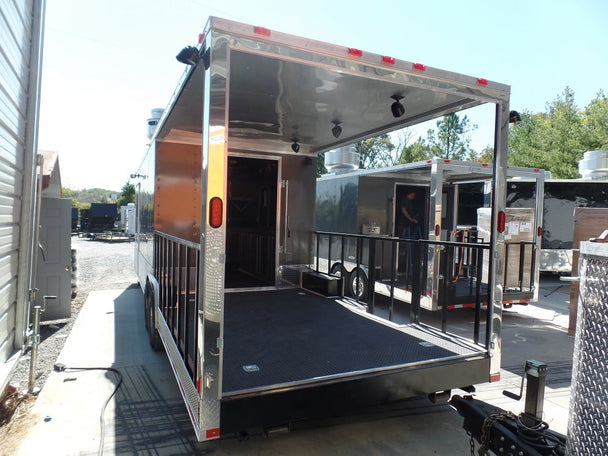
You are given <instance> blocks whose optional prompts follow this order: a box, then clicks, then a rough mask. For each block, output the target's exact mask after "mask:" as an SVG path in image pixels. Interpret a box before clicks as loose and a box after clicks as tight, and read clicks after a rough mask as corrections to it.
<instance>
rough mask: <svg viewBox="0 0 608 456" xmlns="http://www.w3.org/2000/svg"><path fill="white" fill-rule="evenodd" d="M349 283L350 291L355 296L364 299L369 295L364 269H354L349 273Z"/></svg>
mask: <svg viewBox="0 0 608 456" xmlns="http://www.w3.org/2000/svg"><path fill="white" fill-rule="evenodd" d="M347 283H348V293H349V294H350V295H351V296H352V297H353V298H356V299H360V300H362V299H364V298H365V297H366V296H367V287H368V281H367V276H366V275H365V272H364V271H363V269H361V268H355V269H353V270H352V271H351V272H350V274H349V277H348V282H347Z"/></svg>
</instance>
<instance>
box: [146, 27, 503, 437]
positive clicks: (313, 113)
mask: <svg viewBox="0 0 608 456" xmlns="http://www.w3.org/2000/svg"><path fill="white" fill-rule="evenodd" d="M201 36H202V39H201V43H200V45H199V46H198V47H197V48H196V49H194V50H193V49H191V48H190V49H185V50H184V52H183V53H180V59H181V60H182V61H184V62H187V63H190V64H192V65H191V66H189V67H188V68H187V70H186V71H185V73H184V75H183V77H182V79H181V81H180V83H179V86H178V88H177V90H176V91H175V93H174V95H173V97H172V98H171V100H170V103H169V105H168V108H167V109H166V110H165V112H164V114H163V116H162V118H161V119H160V121H159V123H158V128H157V130H156V133H155V135H154V137H153V138H152V140H151V144H150V146H149V149H148V150H147V153H146V155H145V157H144V159H143V161H142V164H141V166H140V168H139V170H138V172H137V174H136V178H137V185H136V186H137V188H138V196H137V208H138V214H137V216H138V221H137V225H138V233H137V235H136V242H135V248H136V269H137V273H138V277H139V280H140V283H141V286H142V289H143V291H144V294H145V300H144V301H145V306H146V326H147V328H148V330H149V335H150V341H151V343H152V344H153V345H154V346H157V347H158V346H162V347H164V349H165V351H166V352H167V355H168V357H169V360H170V362H171V366H172V368H173V371H174V373H175V376H176V379H177V382H178V385H179V387H180V390H181V392H182V395H183V397H184V400H185V403H186V407H187V410H188V413H189V415H190V418H191V420H192V423H193V426H194V429H195V432H196V435H197V437H198V438H199V439H200V440H208V439H214V438H218V437H220V436H223V435H230V434H231V433H233V432H238V431H242V430H247V429H251V428H255V427H259V426H262V427H265V426H277V425H284V424H286V423H291V422H294V421H297V420H300V419H304V418H311V417H315V416H319V415H320V414H322V413H325V414H327V413H344V412H354V411H357V410H361V408H362V407H365V406H368V405H372V404H378V403H382V402H387V401H392V400H397V399H401V398H404V397H408V396H413V395H419V394H429V393H430V394H433V393H437V392H443V391H449V390H450V389H452V388H457V387H466V386H469V385H473V384H476V383H480V382H487V381H489V380H496V379H497V378H498V376H499V372H500V349H501V339H500V327H501V303H502V284H501V276H502V275H501V273H502V268H503V265H502V258H503V253H504V239H503V234H502V233H501V232H500V231H501V229H502V225H501V224H500V220H501V219H502V216H501V214H503V213H504V197H505V194H504V182H505V179H506V151H507V138H508V134H507V133H508V122H509V87H508V86H506V85H503V84H499V83H496V82H493V81H487V80H486V79H483V78H477V77H469V76H464V75H461V74H455V73H452V72H448V71H443V70H439V69H436V68H431V67H426V66H424V65H421V64H415V63H412V62H407V61H402V60H397V59H394V58H392V57H390V56H381V55H377V54H372V53H367V52H362V51H360V50H358V49H355V48H348V47H343V46H336V45H331V44H327V43H322V42H318V41H313V40H308V39H304V38H299V37H294V36H291V35H287V34H284V33H280V32H276V31H272V30H268V29H266V28H263V27H255V26H250V25H245V24H240V23H235V22H230V21H226V20H223V19H218V18H210V20H209V22H208V23H207V25H206V27H205V30H204V34H203V35H201ZM484 103H491V104H493V105H494V106H495V123H496V129H495V151H496V160H495V163H496V166H495V169H494V171H493V175H494V179H493V182H494V192H493V195H492V197H493V200H494V204H493V209H494V214H493V215H492V219H493V220H497V222H496V223H495V222H493V223H492V228H491V231H490V232H491V238H490V242H489V244H488V246H487V251H491V252H492V255H491V256H490V257H491V258H492V261H491V262H490V263H489V271H490V274H489V279H490V286H489V293H490V295H491V303H492V305H491V306H489V309H488V312H487V319H486V320H485V324H484V326H485V331H486V333H485V336H483V337H481V338H477V337H471V339H464V338H462V337H457V336H454V335H452V334H450V333H448V332H447V331H442V330H438V329H434V328H432V327H430V326H427V325H423V324H421V323H419V321H418V320H417V319H415V320H414V321H413V322H412V323H409V324H396V323H392V322H389V321H385V320H383V319H381V318H379V317H378V316H376V315H373V314H371V313H370V312H369V310H371V309H369V308H368V309H365V308H362V307H361V306H358V305H357V303H356V302H353V301H352V300H349V299H347V298H343V297H336V296H323V295H322V294H321V293H319V290H320V289H323V288H325V291H326V292H328V293H327V294H331V293H332V292H334V294H335V290H336V287H335V286H334V285H335V283H336V281H337V282H338V283H339V282H341V281H340V279H336V278H335V277H331V276H328V275H323V274H317V273H315V272H314V271H312V269H311V268H310V265H311V263H312V260H313V257H314V256H315V251H314V249H315V246H314V241H313V239H314V208H315V196H314V195H315V170H316V166H315V162H316V158H317V154H318V153H320V152H324V151H327V150H330V149H333V148H336V147H340V146H342V145H346V144H350V143H353V142H354V141H358V140H361V139H365V138H368V137H372V136H375V135H378V134H380V133H383V132H389V131H392V130H395V129H400V128H403V127H406V126H408V125H414V124H416V123H419V122H423V121H426V120H430V119H434V118H437V117H439V116H442V115H444V114H448V113H452V112H456V111H460V110H463V109H467V108H470V107H474V106H478V105H480V104H484ZM403 107H405V109H403ZM337 126H339V127H340V128H336V127H337ZM495 271H496V272H497V273H496V274H495ZM319 284H320V285H319ZM366 310H367V311H366Z"/></svg>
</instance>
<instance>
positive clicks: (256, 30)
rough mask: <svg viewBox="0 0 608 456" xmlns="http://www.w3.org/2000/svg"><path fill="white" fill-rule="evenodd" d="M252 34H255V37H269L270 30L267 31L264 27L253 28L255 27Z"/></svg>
mask: <svg viewBox="0 0 608 456" xmlns="http://www.w3.org/2000/svg"><path fill="white" fill-rule="evenodd" d="M253 33H255V34H256V35H262V36H270V29H267V28H265V27H259V26H255V27H253Z"/></svg>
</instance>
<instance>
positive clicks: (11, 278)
mask: <svg viewBox="0 0 608 456" xmlns="http://www.w3.org/2000/svg"><path fill="white" fill-rule="evenodd" d="M44 7H45V2H44V0H19V1H13V2H0V87H1V90H0V168H1V170H2V173H1V174H2V178H1V179H0V180H1V181H2V185H1V186H0V199H1V200H2V206H3V210H2V227H1V228H0V230H1V231H2V235H1V236H0V251H1V252H2V254H1V255H0V290H2V291H1V292H0V392H1V391H4V387H5V385H6V383H7V382H8V380H9V378H10V375H11V373H12V370H13V368H14V367H15V365H16V362H17V361H18V359H19V356H20V354H21V353H22V350H23V348H24V347H25V346H26V339H27V335H28V325H29V315H30V304H31V303H34V302H35V300H36V296H35V293H34V292H33V290H34V288H35V287H34V284H35V277H34V271H35V269H36V267H35V256H36V254H37V248H38V244H37V239H36V237H37V229H36V227H37V225H38V213H37V204H36V202H37V199H38V197H39V193H38V194H37V188H38V189H39V186H38V187H37V182H38V183H40V184H41V183H42V179H39V180H38V181H37V179H36V175H37V174H36V170H37V141H38V140H37V134H38V133H37V131H38V112H39V100H40V74H41V65H42V36H43V28H44ZM38 171H39V173H41V171H42V170H41V167H38ZM38 175H39V176H40V174H38Z"/></svg>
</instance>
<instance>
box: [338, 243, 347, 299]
mask: <svg viewBox="0 0 608 456" xmlns="http://www.w3.org/2000/svg"><path fill="white" fill-rule="evenodd" d="M340 265H341V267H342V271H341V275H342V292H341V294H340V296H341V297H344V289H345V287H346V278H347V275H348V273H347V272H346V267H345V266H344V235H341V236H340Z"/></svg>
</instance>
